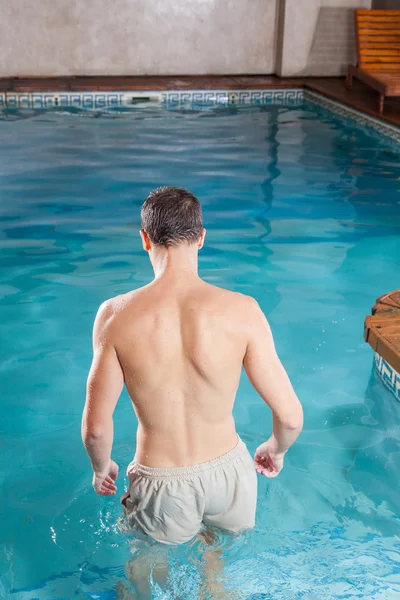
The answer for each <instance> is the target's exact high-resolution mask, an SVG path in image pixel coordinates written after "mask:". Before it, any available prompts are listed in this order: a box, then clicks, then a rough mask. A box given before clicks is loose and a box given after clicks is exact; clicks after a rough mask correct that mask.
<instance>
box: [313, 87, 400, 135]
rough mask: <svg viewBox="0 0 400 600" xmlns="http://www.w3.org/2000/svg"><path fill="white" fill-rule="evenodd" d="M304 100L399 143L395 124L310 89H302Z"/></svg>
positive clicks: (399, 129) (398, 132) (399, 132)
mask: <svg viewBox="0 0 400 600" xmlns="http://www.w3.org/2000/svg"><path fill="white" fill-rule="evenodd" d="M304 100H306V101H307V102H312V103H313V104H317V105H318V106H322V107H323V108H326V109H328V110H330V111H331V112H333V113H335V114H336V115H339V116H341V117H344V118H346V119H352V120H353V121H356V123H357V124H358V125H361V126H363V127H365V126H367V127H371V128H372V129H374V130H375V131H377V132H378V133H380V134H382V135H384V136H386V137H389V138H390V139H391V140H394V141H395V142H398V143H400V128H399V127H396V125H390V124H389V123H385V122H384V121H381V120H380V119H376V118H374V117H371V116H370V115H366V114H364V113H362V112H360V111H358V110H356V109H354V108H350V106H346V105H345V104H342V103H341V102H336V100H331V99H330V98H326V97H325V96H322V95H320V94H316V93H315V92H311V91H310V90H304Z"/></svg>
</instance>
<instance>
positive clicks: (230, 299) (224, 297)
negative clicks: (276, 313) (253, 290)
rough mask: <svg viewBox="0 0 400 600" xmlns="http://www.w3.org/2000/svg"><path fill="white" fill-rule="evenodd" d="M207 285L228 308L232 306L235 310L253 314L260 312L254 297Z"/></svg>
mask: <svg viewBox="0 0 400 600" xmlns="http://www.w3.org/2000/svg"><path fill="white" fill-rule="evenodd" d="M207 285H208V286H209V287H210V289H212V291H213V293H214V294H215V295H216V296H218V297H219V299H220V300H221V302H223V303H224V304H225V305H226V306H227V307H229V306H231V307H232V309H234V310H242V311H244V312H247V311H250V312H251V313H253V312H255V311H257V310H259V305H258V302H257V300H255V299H254V298H253V297H252V296H248V295H247V294H242V293H241V292H234V291H232V290H228V289H226V288H222V287H218V286H216V285H212V284H207Z"/></svg>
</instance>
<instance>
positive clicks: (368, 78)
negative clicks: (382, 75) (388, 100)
mask: <svg viewBox="0 0 400 600" xmlns="http://www.w3.org/2000/svg"><path fill="white" fill-rule="evenodd" d="M349 73H350V74H351V75H352V76H353V77H357V78H358V79H360V81H363V82H364V83H365V84H366V85H369V87H372V88H373V89H374V90H377V91H378V92H380V93H381V94H386V90H387V85H386V84H385V83H382V81H380V80H379V79H377V78H376V77H375V76H374V73H373V71H371V72H369V73H368V72H367V71H364V70H363V69H359V68H358V67H354V66H353V65H349ZM378 74H379V73H378Z"/></svg>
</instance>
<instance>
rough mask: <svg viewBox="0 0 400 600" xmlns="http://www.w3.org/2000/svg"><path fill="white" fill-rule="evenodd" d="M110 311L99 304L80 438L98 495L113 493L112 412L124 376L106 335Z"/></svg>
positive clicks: (115, 473) (119, 393)
mask: <svg viewBox="0 0 400 600" xmlns="http://www.w3.org/2000/svg"><path fill="white" fill-rule="evenodd" d="M112 315H113V311H112V308H111V307H110V304H109V303H108V302H105V303H104V304H102V305H101V307H100V309H99V311H98V313H97V316H96V320H95V324H94V328H93V361H92V366H91V368H90V372H89V377H88V381H87V387H86V404H85V409H84V411H83V417H82V440H83V443H84V445H85V448H86V451H87V453H88V455H89V458H90V460H91V463H92V467H93V471H94V475H93V487H94V489H95V491H96V492H97V494H100V495H101V496H113V495H114V494H115V493H116V490H117V488H116V485H115V480H116V479H117V476H118V465H117V464H116V463H115V462H114V461H113V460H111V450H112V444H113V437H114V426H113V412H114V409H115V406H116V404H117V402H118V398H119V397H120V395H121V392H122V388H123V386H124V375H123V371H122V368H121V365H120V363H119V360H118V356H117V353H116V350H115V347H114V345H113V343H112V340H111V336H110V329H111V320H112Z"/></svg>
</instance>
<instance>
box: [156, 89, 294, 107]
mask: <svg viewBox="0 0 400 600" xmlns="http://www.w3.org/2000/svg"><path fill="white" fill-rule="evenodd" d="M303 95H304V92H303V89H301V88H289V89H282V88H276V89H252V90H242V89H240V90H187V91H180V90H176V91H175V90H174V91H169V90H168V91H165V92H162V93H161V102H162V103H163V105H166V106H171V105H172V106H173V105H180V104H238V105H240V106H243V105H264V104H277V105H286V106H288V105H289V106H290V105H301V104H302V103H303Z"/></svg>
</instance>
